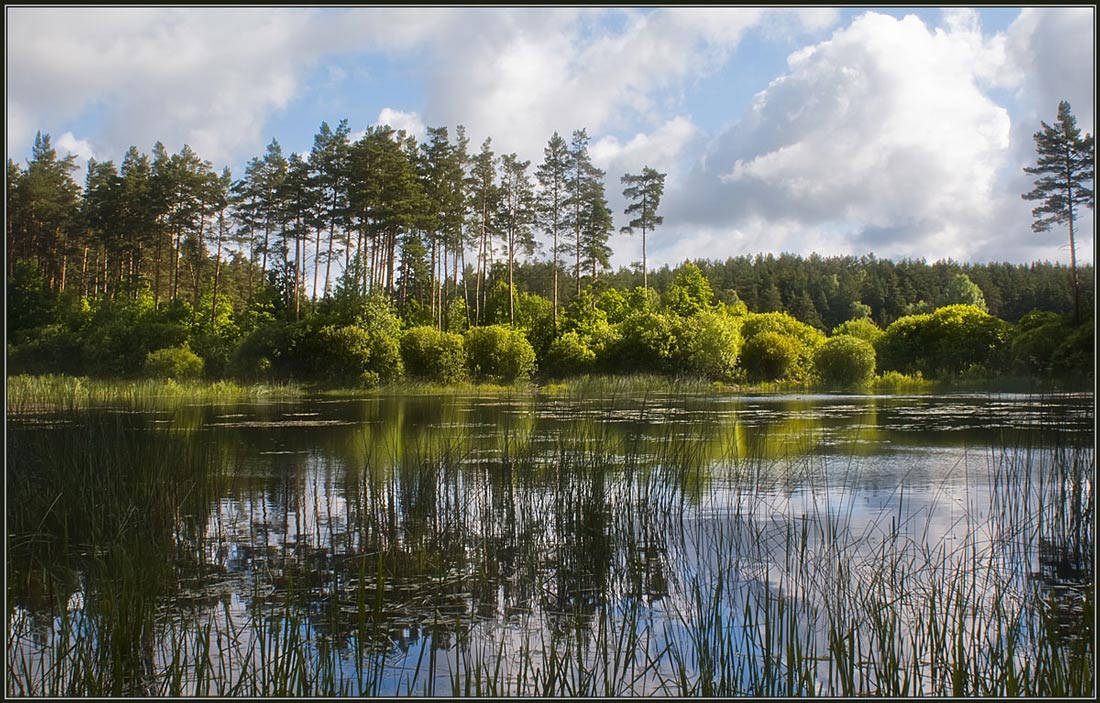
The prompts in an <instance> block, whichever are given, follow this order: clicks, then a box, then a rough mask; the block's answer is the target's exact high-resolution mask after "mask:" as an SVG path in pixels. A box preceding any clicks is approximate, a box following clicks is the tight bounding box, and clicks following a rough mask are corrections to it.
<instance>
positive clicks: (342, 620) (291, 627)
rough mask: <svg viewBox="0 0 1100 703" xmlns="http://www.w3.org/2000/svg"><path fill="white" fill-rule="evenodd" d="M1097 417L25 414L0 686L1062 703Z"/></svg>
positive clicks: (1017, 400) (694, 410) (813, 403)
mask: <svg viewBox="0 0 1100 703" xmlns="http://www.w3.org/2000/svg"><path fill="white" fill-rule="evenodd" d="M1094 420H1095V404H1094V396H1093V395H1092V394H1052V395H1019V394H996V393H986V394H977V393H974V394H939V395H934V394H924V395H896V396H890V395H878V396H872V395H799V396H794V395H754V396H746V395H731V394H729V395H728V394H704V393H689V392H667V391H664V392H662V391H659V390H646V389H630V390H626V389H625V387H624V388H618V387H616V386H614V385H612V386H611V387H609V388H605V389H603V390H601V391H600V392H595V391H593V390H592V389H587V390H584V391H583V392H577V391H573V392H568V391H562V392H557V393H546V392H518V391H517V392H515V393H506V392H502V393H482V394H474V393H470V394H461V393H453V394H443V395H438V396H434V395H414V396H409V397H399V396H393V395H370V396H367V397H356V398H348V397H326V396H321V397H315V398H306V399H298V400H293V401H289V400H287V401H276V400H272V401H264V402H247V403H244V402H242V403H221V404H199V405H189V404H184V403H177V404H175V405H172V406H163V407H141V408H139V407H137V406H136V404H135V403H133V402H130V403H119V404H117V405H115V406H110V405H108V406H104V407H98V408H94V409H87V410H82V411H71V412H36V413H25V414H21V415H16V416H9V417H8V428H7V429H8V475H7V487H8V490H7V496H8V498H7V501H8V506H7V512H8V549H7V555H8V556H7V594H8V598H7V603H8V605H7V608H8V634H9V638H8V661H9V676H8V680H7V684H6V685H7V692H8V694H9V695H196V694H197V695H214V694H219V695H220V694H225V695H332V694H336V695H361V694H362V695H405V694H412V695H456V694H458V695H474V694H480V695H521V694H523V695H537V694H547V693H549V694H553V695H581V696H585V695H593V696H594V695H737V694H743V695H805V694H809V693H815V694H828V693H831V694H841V695H849V694H856V693H874V694H880V695H887V694H890V695H951V694H961V695H982V694H986V695H988V694H990V692H999V693H1002V694H1004V693H1006V692H1008V693H1009V694H1011V693H1012V692H1013V691H1017V692H1018V693H1023V694H1036V693H1043V692H1045V693H1050V692H1051V689H1050V688H1049V687H1054V689H1053V690H1054V691H1055V692H1057V691H1058V690H1064V691H1066V692H1069V693H1073V692H1074V691H1077V690H1078V687H1089V688H1091V686H1092V677H1093V676H1094V674H1093V671H1092V669H1093V665H1092V663H1091V660H1092V652H1093V650H1092V642H1091V640H1092V637H1091V634H1088V633H1085V634H1084V636H1082V633H1083V631H1082V629H1081V627H1082V626H1081V623H1082V622H1084V621H1091V608H1092V599H1093V595H1092V594H1093V592H1094V589H1093V587H1092V586H1091V584H1092V571H1091V564H1092V560H1093V556H1094V551H1093V535H1092V523H1093V521H1094V515H1093V513H1092V504H1093V500H1092V480H1093V476H1094V474H1095V460H1094V449H1093V448H1094V445H1095V439H1094V434H1093V433H1094V430H1093V427H1094V424H1095V422H1094ZM1059 686H1062V688H1058V687H1059ZM1014 687H1015V688H1014ZM1044 687H1048V688H1044Z"/></svg>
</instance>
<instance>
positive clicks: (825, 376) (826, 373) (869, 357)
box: [814, 334, 875, 386]
mask: <svg viewBox="0 0 1100 703" xmlns="http://www.w3.org/2000/svg"><path fill="white" fill-rule="evenodd" d="M814 369H815V370H816V371H817V374H818V376H819V377H820V378H821V380H822V381H824V382H825V383H826V384H828V385H831V386H860V385H864V384H866V383H868V382H870V380H871V379H872V378H874V375H875V348H874V347H873V346H871V343H870V342H868V341H867V340H865V339H860V338H859V337H853V336H850V335H844V334H842V335H838V336H836V337H832V338H830V339H827V340H825V343H824V344H822V345H821V346H820V347H818V349H817V351H816V352H815V353H814Z"/></svg>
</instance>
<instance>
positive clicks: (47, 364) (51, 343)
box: [8, 325, 84, 376]
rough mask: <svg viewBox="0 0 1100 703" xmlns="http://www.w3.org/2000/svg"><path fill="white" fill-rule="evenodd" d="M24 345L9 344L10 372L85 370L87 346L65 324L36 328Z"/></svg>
mask: <svg viewBox="0 0 1100 703" xmlns="http://www.w3.org/2000/svg"><path fill="white" fill-rule="evenodd" d="M20 336H24V337H26V339H25V341H23V342H22V343H20V344H10V345H9V346H8V374H9V375H14V374H39V375H40V374H51V373H67V374H71V375H74V376H77V375H80V374H82V373H84V345H83V342H82V341H81V339H80V336H79V335H78V334H77V333H75V332H73V331H72V330H69V329H67V328H66V327H65V326H64V325H46V326H45V327H41V328H39V329H36V330H33V331H32V332H30V333H28V334H27V335H20Z"/></svg>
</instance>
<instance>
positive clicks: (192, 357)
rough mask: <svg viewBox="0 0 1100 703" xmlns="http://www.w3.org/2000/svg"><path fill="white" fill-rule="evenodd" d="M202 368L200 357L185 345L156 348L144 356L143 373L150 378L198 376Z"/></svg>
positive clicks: (200, 374)
mask: <svg viewBox="0 0 1100 703" xmlns="http://www.w3.org/2000/svg"><path fill="white" fill-rule="evenodd" d="M202 370H203V363H202V358H201V357H199V355H198V354H196V353H195V352H193V351H191V350H190V349H188V348H187V346H186V345H184V346H182V347H169V348H167V349H158V350H156V351H154V352H150V353H149V355H148V356H147V357H146V358H145V375H146V376H148V377H150V378H171V379H176V380H178V379H184V378H198V377H199V376H202Z"/></svg>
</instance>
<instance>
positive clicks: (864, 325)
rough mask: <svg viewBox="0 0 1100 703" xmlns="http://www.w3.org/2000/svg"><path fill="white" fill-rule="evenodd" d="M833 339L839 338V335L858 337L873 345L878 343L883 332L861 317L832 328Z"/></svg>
mask: <svg viewBox="0 0 1100 703" xmlns="http://www.w3.org/2000/svg"><path fill="white" fill-rule="evenodd" d="M831 334H832V336H833V337H839V336H840V335H848V336H849V337H858V338H859V339H862V340H864V341H866V342H870V343H871V344H874V343H875V342H876V341H878V338H879V337H881V336H882V335H883V334H885V332H883V331H882V328H880V327H879V326H878V325H876V324H875V323H874V322H873V321H871V320H869V319H868V318H865V317H861V318H856V319H854V320H848V321H847V322H841V323H840V324H839V325H837V326H836V327H834V328H833V331H832V333H831Z"/></svg>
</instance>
